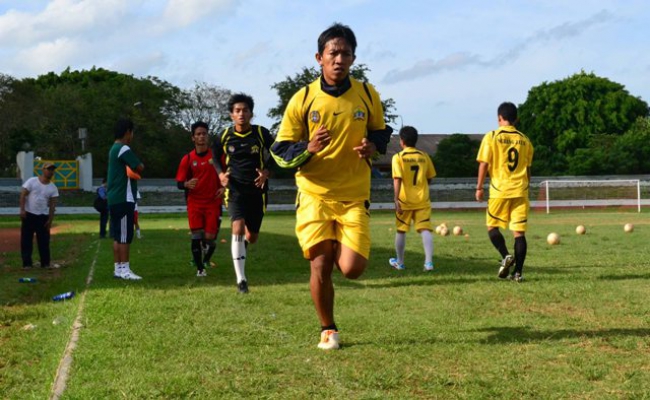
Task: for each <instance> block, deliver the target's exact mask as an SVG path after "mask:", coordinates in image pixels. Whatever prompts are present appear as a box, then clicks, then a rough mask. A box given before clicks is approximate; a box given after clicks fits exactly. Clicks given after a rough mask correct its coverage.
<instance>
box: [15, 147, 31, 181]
mask: <svg viewBox="0 0 650 400" xmlns="http://www.w3.org/2000/svg"><path fill="white" fill-rule="evenodd" d="M16 165H18V170H19V176H18V177H19V178H20V179H21V180H22V181H23V182H25V181H26V180H27V179H29V178H31V177H32V176H34V152H33V151H28V152H24V151H19V152H18V154H16Z"/></svg>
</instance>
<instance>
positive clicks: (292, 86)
mask: <svg viewBox="0 0 650 400" xmlns="http://www.w3.org/2000/svg"><path fill="white" fill-rule="evenodd" d="M368 72H370V69H369V68H368V67H367V66H366V65H365V64H359V65H353V66H352V68H350V75H351V76H352V77H353V78H354V79H357V80H359V81H361V82H368V78H367V76H366V74H367V73H368ZM319 76H320V71H319V70H317V69H316V68H315V67H309V68H308V67H303V68H302V70H301V71H300V72H298V73H296V74H295V75H294V76H293V77H290V76H287V77H286V78H285V80H283V81H281V82H276V83H274V84H273V85H271V88H272V89H275V91H276V92H277V93H278V97H279V101H278V105H277V106H275V107H273V108H271V109H270V110H269V112H268V113H267V114H266V115H267V116H268V117H270V118H273V119H275V120H276V122H275V123H274V124H273V126H272V127H271V131H274V132H275V131H277V130H278V128H279V127H280V121H281V120H282V117H283V116H284V110H286V108H287V104H289V100H290V99H291V96H293V95H294V93H296V92H297V91H298V90H300V89H302V88H303V87H305V86H307V85H309V84H310V83H312V82H313V81H314V80H315V79H316V78H318V77H319ZM381 105H382V107H383V108H384V119H385V120H386V123H391V122H394V121H395V120H396V119H397V114H394V113H393V111H394V110H395V100H393V99H392V98H387V99H382V101H381Z"/></svg>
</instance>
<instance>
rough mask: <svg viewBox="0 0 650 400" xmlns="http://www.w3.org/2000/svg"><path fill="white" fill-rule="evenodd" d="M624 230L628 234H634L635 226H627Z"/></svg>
mask: <svg viewBox="0 0 650 400" xmlns="http://www.w3.org/2000/svg"><path fill="white" fill-rule="evenodd" d="M623 230H624V231H625V232H627V233H632V232H633V231H634V225H632V224H625V226H624V227H623Z"/></svg>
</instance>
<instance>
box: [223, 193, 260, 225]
mask: <svg viewBox="0 0 650 400" xmlns="http://www.w3.org/2000/svg"><path fill="white" fill-rule="evenodd" d="M227 202H228V214H230V220H231V221H237V220H240V219H243V220H244V223H245V224H246V228H247V229H248V231H249V232H251V233H259V232H260V228H261V226H262V219H263V218H264V213H265V212H266V205H267V204H268V192H266V191H257V192H240V191H238V190H236V189H234V190H233V188H230V189H228V193H227Z"/></svg>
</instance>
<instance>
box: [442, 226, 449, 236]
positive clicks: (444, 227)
mask: <svg viewBox="0 0 650 400" xmlns="http://www.w3.org/2000/svg"><path fill="white" fill-rule="evenodd" d="M440 235H442V236H448V235H449V229H447V227H446V226H443V227H441V228H440Z"/></svg>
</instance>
